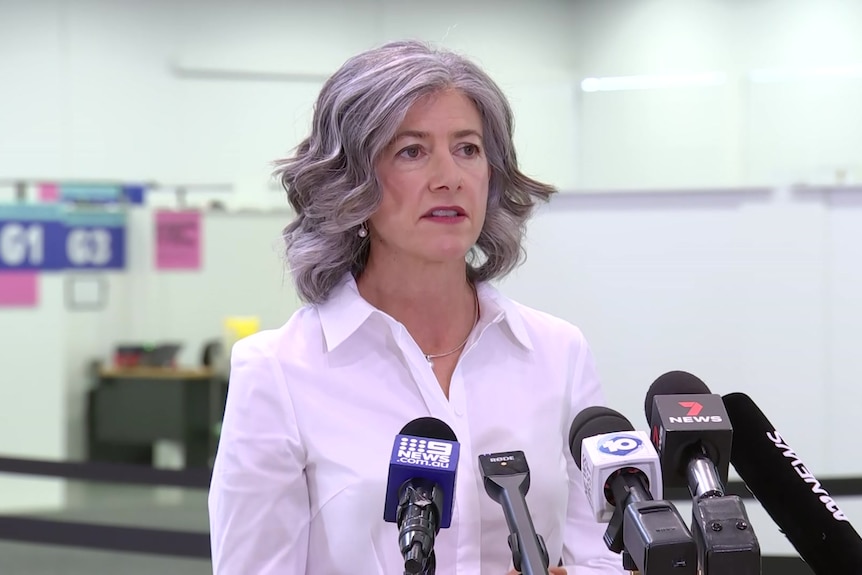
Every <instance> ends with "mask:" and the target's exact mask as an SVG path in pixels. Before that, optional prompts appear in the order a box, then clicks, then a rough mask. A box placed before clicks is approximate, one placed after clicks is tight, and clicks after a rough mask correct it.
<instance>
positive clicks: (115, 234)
mask: <svg viewBox="0 0 862 575" xmlns="http://www.w3.org/2000/svg"><path fill="white" fill-rule="evenodd" d="M125 265H126V218H125V214H123V213H121V212H79V211H76V210H70V209H69V208H66V207H63V206H46V205H10V206H0V271H4V270H5V271H8V270H28V271H35V270H46V271H51V270H53V271H56V270H68V269H105V270H111V269H123V268H125Z"/></svg>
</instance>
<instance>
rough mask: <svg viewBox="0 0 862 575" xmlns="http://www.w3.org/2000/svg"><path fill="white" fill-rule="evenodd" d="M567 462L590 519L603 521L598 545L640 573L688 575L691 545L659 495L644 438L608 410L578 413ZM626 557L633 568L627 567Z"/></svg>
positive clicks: (693, 568) (654, 463)
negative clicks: (577, 475)
mask: <svg viewBox="0 0 862 575" xmlns="http://www.w3.org/2000/svg"><path fill="white" fill-rule="evenodd" d="M569 448H570V450H571V452H572V458H573V459H574V460H575V463H577V465H578V468H579V469H580V470H581V472H582V473H583V476H584V490H585V492H586V495H587V499H588V500H589V502H590V507H591V508H592V510H593V516H594V517H595V519H596V521H598V522H600V523H605V522H607V523H609V525H608V528H607V530H606V531H605V535H604V541H605V545H607V547H608V549H610V550H611V551H613V552H614V553H623V567H624V568H626V569H630V570H637V571H640V572H641V573H644V574H647V573H669V574H670V573H672V574H674V575H694V574H695V573H696V572H697V546H696V544H695V541H694V538H693V537H692V535H691V532H690V531H689V530H688V527H686V525H685V522H684V521H683V520H682V517H680V515H679V512H678V511H677V509H676V507H675V506H674V505H673V503H671V502H670V501H662V500H655V498H654V496H656V497H659V498H660V497H661V496H662V476H661V469H660V468H659V457H658V453H656V450H655V448H654V447H653V446H652V444H651V443H650V439H649V435H648V434H647V433H646V432H643V431H635V430H634V427H633V426H632V424H631V422H630V421H629V420H628V419H626V418H625V417H624V416H623V415H622V414H620V413H619V412H617V411H614V410H613V409H609V408H607V407H601V406H592V407H588V408H586V409H584V410H582V411H581V412H580V413H578V415H577V416H576V417H575V419H574V421H572V426H571V428H570V430H569ZM629 559H630V560H631V562H632V563H633V564H629Z"/></svg>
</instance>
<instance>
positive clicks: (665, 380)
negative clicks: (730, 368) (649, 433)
mask: <svg viewBox="0 0 862 575" xmlns="http://www.w3.org/2000/svg"><path fill="white" fill-rule="evenodd" d="M711 393H712V392H711V391H710V390H709V387H708V386H707V385H706V384H705V383H704V382H703V381H702V380H701V379H700V378H699V377H697V376H696V375H692V374H690V373H688V372H687V371H669V372H667V373H665V374H663V375H660V376H659V377H658V378H657V379H656V380H655V381H654V382H652V385H651V386H649V391H647V394H646V399H644V413H645V414H646V420H647V421H648V422H651V421H652V400H653V398H654V397H655V396H656V395H683V394H690V395H709V394H711Z"/></svg>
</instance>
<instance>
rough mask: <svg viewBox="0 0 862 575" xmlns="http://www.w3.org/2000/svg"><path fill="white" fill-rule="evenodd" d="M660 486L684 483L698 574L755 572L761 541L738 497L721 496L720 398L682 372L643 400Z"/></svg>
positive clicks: (724, 434)
mask: <svg viewBox="0 0 862 575" xmlns="http://www.w3.org/2000/svg"><path fill="white" fill-rule="evenodd" d="M644 410H645V412H646V417H647V421H648V422H649V424H650V429H651V430H652V442H653V444H654V445H655V447H656V449H658V452H659V457H660V459H661V466H662V471H663V479H664V482H665V486H666V487H667V486H671V487H677V486H687V487H688V489H689V492H690V493H691V496H692V527H691V530H692V533H693V534H694V536H695V540H696V541H697V543H698V555H699V563H700V568H701V571H702V573H703V575H724V574H725V573H733V574H734V575H760V567H761V565H760V543H759V542H758V540H757V536H756V535H755V534H754V530H753V529H752V527H751V522H750V521H749V519H748V514H747V513H746V511H745V506H744V505H743V504H742V499H740V498H739V497H737V496H736V495H725V492H724V484H725V483H726V482H727V472H728V467H729V462H730V451H731V445H732V442H733V428H732V427H731V425H730V418H729V417H728V415H727V412H726V411H725V409H724V403H723V402H722V400H721V397H720V396H718V395H716V394H713V393H711V392H710V390H709V388H708V387H707V386H706V384H705V383H703V381H701V380H700V379H699V378H697V377H695V376H694V375H692V374H690V373H687V372H685V371H671V372H668V373H665V374H664V375H662V376H660V377H659V378H658V379H656V380H655V381H654V382H653V384H652V385H651V386H650V388H649V391H648V392H647V395H646V400H645V404H644Z"/></svg>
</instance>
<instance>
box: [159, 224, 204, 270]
mask: <svg viewBox="0 0 862 575" xmlns="http://www.w3.org/2000/svg"><path fill="white" fill-rule="evenodd" d="M201 259H202V258H201V213H200V212H196V211H182V212H172V211H158V212H156V269H158V270H198V269H200V267H201Z"/></svg>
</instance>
